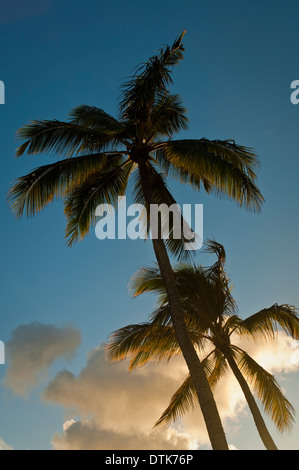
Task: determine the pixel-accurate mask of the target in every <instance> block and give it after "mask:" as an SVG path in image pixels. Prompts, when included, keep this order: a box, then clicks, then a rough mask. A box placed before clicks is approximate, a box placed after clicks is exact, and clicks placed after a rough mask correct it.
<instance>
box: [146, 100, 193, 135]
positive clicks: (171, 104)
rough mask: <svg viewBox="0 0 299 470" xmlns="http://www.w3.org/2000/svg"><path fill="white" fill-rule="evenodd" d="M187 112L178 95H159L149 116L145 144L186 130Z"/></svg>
mask: <svg viewBox="0 0 299 470" xmlns="http://www.w3.org/2000/svg"><path fill="white" fill-rule="evenodd" d="M186 113H187V110H186V108H185V107H184V106H183V105H182V101H181V98H180V97H179V95H175V94H172V93H170V92H169V91H168V92H165V93H162V94H159V95H158V97H157V100H156V102H155V104H154V106H153V109H152V112H151V114H150V126H149V130H148V134H149V135H147V138H146V140H147V142H149V141H151V140H152V139H155V140H156V139H158V138H165V137H169V138H170V137H171V136H172V135H173V134H174V133H175V132H178V131H179V130H181V129H187V127H188V118H187V116H186Z"/></svg>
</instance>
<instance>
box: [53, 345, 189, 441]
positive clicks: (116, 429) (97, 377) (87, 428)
mask: <svg viewBox="0 0 299 470" xmlns="http://www.w3.org/2000/svg"><path fill="white" fill-rule="evenodd" d="M127 369H128V363H127V362H126V361H124V362H121V363H118V364H114V365H111V364H108V363H107V362H106V361H105V359H104V353H103V347H100V348H97V349H95V350H93V351H92V352H91V354H90V355H89V358H88V361H87V365H86V367H85V368H84V369H83V370H82V371H81V373H80V374H79V376H78V377H75V376H74V375H73V374H72V373H71V372H69V371H62V372H60V373H59V374H57V376H56V377H55V378H54V380H53V381H52V382H51V383H50V384H49V385H48V387H47V388H46V390H45V392H44V400H45V401H46V402H55V403H59V404H60V405H62V406H63V407H64V408H65V409H66V410H70V412H69V415H70V416H78V415H79V416H80V420H79V421H78V420H74V419H72V420H70V421H67V422H66V423H65V425H64V432H63V434H62V435H59V434H56V435H55V436H54V438H53V441H52V444H53V447H54V448H55V449H80V450H82V449H97V450H98V449H106V450H107V449H119V450H124V449H191V448H195V447H196V445H197V443H196V442H195V440H194V439H193V438H192V437H191V436H190V435H189V434H188V433H186V432H183V431H179V430H177V429H174V428H169V429H168V430H166V431H165V429H164V428H159V429H153V425H154V423H155V421H156V420H157V418H158V417H159V416H160V414H161V413H162V411H163V410H164V408H165V407H166V406H167V404H168V401H169V398H170V396H171V394H172V393H173V392H174V391H175V390H176V387H177V386H178V385H179V383H180V381H181V380H183V378H184V376H185V374H186V369H185V366H184V364H183V362H182V361H173V363H172V364H169V366H167V367H165V365H164V366H162V365H159V364H157V365H152V364H151V365H149V366H147V367H144V368H142V369H139V370H137V371H134V372H133V373H128V370H127Z"/></svg>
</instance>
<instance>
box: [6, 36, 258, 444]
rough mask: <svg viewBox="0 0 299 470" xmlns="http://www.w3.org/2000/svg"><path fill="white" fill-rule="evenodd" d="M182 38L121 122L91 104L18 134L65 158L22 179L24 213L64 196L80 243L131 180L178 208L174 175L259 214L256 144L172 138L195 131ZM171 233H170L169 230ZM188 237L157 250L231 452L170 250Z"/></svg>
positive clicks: (183, 341)
mask: <svg viewBox="0 0 299 470" xmlns="http://www.w3.org/2000/svg"><path fill="white" fill-rule="evenodd" d="M184 33H185V32H183V33H182V34H181V36H180V37H178V38H177V39H176V40H175V41H174V43H173V45H172V46H166V47H164V48H162V49H161V51H159V52H158V53H157V54H156V55H154V56H153V57H151V58H150V59H149V60H148V61H147V62H146V63H145V64H144V65H142V66H141V67H140V68H138V69H137V71H136V73H135V74H134V75H133V76H132V77H131V78H130V79H129V80H128V81H127V83H125V84H124V86H123V87H122V97H121V101H120V106H119V113H118V116H117V118H115V117H113V116H111V115H110V114H108V113H106V112H105V111H103V110H102V109H99V108H97V107H92V106H86V105H82V106H79V107H77V108H76V109H74V110H73V111H72V112H71V113H70V118H69V120H68V121H66V122H61V121H57V120H50V121H49V120H40V121H33V122H31V123H29V124H28V125H26V126H24V127H22V128H21V129H20V130H19V131H18V136H19V138H20V139H22V140H25V142H23V143H22V145H21V146H20V147H19V148H18V149H17V156H18V157H19V156H21V155H23V154H25V153H27V154H39V153H47V152H54V153H55V154H56V155H58V156H59V157H60V159H59V161H57V162H55V163H51V164H49V165H43V166H41V167H39V168H36V169H35V170H33V171H32V172H30V173H29V174H27V175H25V176H23V177H21V178H19V179H18V180H17V181H16V182H15V184H14V185H13V186H12V188H11V190H10V192H9V201H10V203H11V207H12V210H13V212H14V213H15V214H16V216H17V217H20V216H22V215H23V214H24V213H26V214H27V216H32V215H34V214H36V213H37V212H39V211H40V210H42V209H43V208H44V207H45V206H46V205H47V204H48V203H50V202H52V201H53V200H54V199H56V198H62V199H63V200H64V204H65V206H64V207H65V215H66V219H67V225H66V237H67V239H68V244H69V245H72V243H74V242H75V241H78V240H81V239H82V238H83V237H84V236H85V235H86V234H87V233H88V231H89V229H90V227H91V225H92V224H93V223H94V222H95V218H96V217H95V210H96V207H97V206H98V205H100V204H103V203H108V204H116V202H117V199H118V196H121V195H124V194H125V193H126V190H127V188H128V185H129V183H132V191H133V195H134V197H135V199H136V201H137V202H139V203H142V204H144V205H145V206H146V208H147V209H148V210H147V213H148V214H149V213H150V211H149V207H150V205H151V204H162V203H164V204H167V205H168V206H169V205H171V204H173V203H174V202H175V200H174V198H173V196H172V194H171V193H170V191H169V189H168V187H167V184H166V177H167V175H171V176H175V177H177V178H178V179H179V180H180V181H181V182H183V183H187V184H190V185H191V186H192V187H193V188H195V189H197V190H199V189H200V188H201V187H203V188H204V189H205V190H206V191H207V192H214V193H216V194H217V195H224V196H227V197H228V198H230V199H233V200H235V201H237V203H238V204H239V205H240V206H241V207H245V208H246V209H248V210H253V211H259V210H260V209H261V205H262V203H263V197H262V195H261V194H260V191H259V189H258V187H257V185H256V181H257V173H256V170H257V167H258V165H259V162H258V158H257V156H256V154H255V153H254V151H253V150H252V149H250V148H247V147H243V146H240V145H237V144H236V143H235V142H234V141H231V140H225V141H220V140H213V141H211V140H207V139H205V138H203V139H199V140H190V139H189V140H171V137H172V135H173V134H174V133H175V132H178V131H180V130H182V129H186V128H187V123H188V119H187V116H186V110H185V108H184V107H183V105H182V102H181V99H180V97H179V96H178V95H177V94H174V93H171V92H170V91H169V89H168V88H169V86H170V84H171V83H172V79H171V72H172V68H173V67H174V66H175V65H177V64H178V63H179V62H180V61H181V60H182V58H183V51H184V48H183V44H182V38H183V36H184ZM170 232H171V230H170ZM183 247H184V244H183V240H176V239H174V237H171V236H170V237H169V239H168V240H163V238H162V237H160V238H158V239H154V240H153V248H154V252H155V255H156V258H157V262H158V265H159V268H160V270H161V275H162V277H163V279H164V281H165V286H166V289H167V292H168V296H169V303H170V308H171V315H172V318H173V325H174V328H175V331H176V335H177V338H178V342H179V344H180V347H181V350H182V353H183V356H184V358H185V360H186V363H187V365H188V368H189V370H190V373H191V375H192V377H193V381H194V384H195V387H196V392H197V395H198V400H199V402H200V405H201V408H202V410H203V414H204V418H205V422H206V426H207V429H208V433H209V436H210V439H211V443H212V447H213V449H228V446H227V442H226V438H225V435H224V431H223V427H222V424H221V421H220V418H219V414H218V412H217V408H216V405H215V401H214V398H213V394H212V393H211V391H210V387H209V385H208V382H207V380H206V376H205V374H204V371H203V368H202V367H201V364H200V362H199V359H198V356H197V354H196V351H195V349H194V347H193V345H192V342H191V341H190V338H189V336H188V330H187V328H186V325H185V323H184V320H183V314H182V306H181V303H180V298H179V295H178V290H177V286H176V281H175V276H174V274H173V271H172V267H171V264H170V261H169V257H168V252H167V249H169V250H170V252H171V253H173V254H174V255H175V256H180V255H182V256H183V255H184V254H185V253H184V248H183Z"/></svg>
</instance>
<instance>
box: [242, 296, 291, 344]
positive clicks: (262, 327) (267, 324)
mask: <svg viewBox="0 0 299 470" xmlns="http://www.w3.org/2000/svg"><path fill="white" fill-rule="evenodd" d="M279 329H282V330H283V331H285V332H286V333H287V334H288V335H290V336H291V337H292V338H294V339H299V315H298V309H297V308H296V307H294V306H292V305H278V304H274V305H272V306H271V307H269V308H264V309H262V310H260V311H259V312H257V313H255V314H253V315H251V316H249V317H247V318H246V319H245V320H243V321H242V322H241V323H240V324H239V325H237V326H236V329H235V331H236V333H237V334H239V335H241V336H251V337H253V338H255V339H257V340H260V339H264V340H265V339H272V338H273V337H274V335H275V334H276V333H277V331H278V330H279Z"/></svg>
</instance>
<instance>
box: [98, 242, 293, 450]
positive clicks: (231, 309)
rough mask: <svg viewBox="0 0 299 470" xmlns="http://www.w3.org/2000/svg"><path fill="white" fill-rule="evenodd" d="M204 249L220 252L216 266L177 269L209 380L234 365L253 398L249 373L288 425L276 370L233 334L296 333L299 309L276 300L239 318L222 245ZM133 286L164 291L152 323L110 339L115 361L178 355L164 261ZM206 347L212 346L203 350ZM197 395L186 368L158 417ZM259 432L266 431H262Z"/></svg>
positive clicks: (270, 409) (177, 411)
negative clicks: (161, 268) (162, 269)
mask: <svg viewBox="0 0 299 470" xmlns="http://www.w3.org/2000/svg"><path fill="white" fill-rule="evenodd" d="M206 251H208V252H210V253H214V254H216V255H217V262H216V263H215V264H214V265H213V266H211V267H208V268H203V267H201V266H200V267H199V266H195V265H184V264H181V265H179V266H178V267H177V268H176V269H175V276H176V281H177V285H178V289H179V293H180V298H181V302H182V305H183V309H184V314H185V323H186V325H187V327H188V331H189V335H190V338H191V340H192V342H193V344H194V345H195V346H196V348H197V350H198V352H199V353H200V355H201V356H202V357H203V360H202V365H203V367H204V369H205V372H206V375H207V377H208V380H209V383H210V385H211V386H212V387H213V386H215V384H216V383H217V382H218V381H219V379H221V378H222V376H223V375H224V374H225V373H226V372H227V370H228V366H230V367H231V368H232V370H233V372H234V374H235V376H236V378H237V379H238V380H239V383H240V385H241V386H242V389H243V392H244V393H245V392H246V395H245V396H246V398H247V400H249V401H251V402H252V401H253V397H252V396H250V395H249V388H248V387H247V389H245V388H246V384H245V383H244V382H245V380H244V378H245V379H246V380H247V382H248V384H249V385H250V387H251V388H252V390H253V392H255V393H256V395H257V397H258V398H259V399H260V400H261V402H262V404H263V407H264V410H265V411H266V412H267V413H268V414H269V415H270V417H271V418H272V420H273V422H274V424H275V425H276V427H277V429H278V430H279V431H283V430H285V429H287V428H289V427H290V426H291V425H292V423H293V419H294V418H293V416H294V409H293V407H292V405H291V404H290V402H289V401H288V400H287V399H286V397H285V396H284V394H283V392H282V390H281V388H280V387H279V385H278V383H277V382H276V380H275V378H274V376H273V375H271V374H270V373H269V372H267V371H266V370H265V369H264V368H263V367H261V366H260V365H259V364H258V363H257V362H256V361H255V360H254V359H253V358H252V357H251V356H250V355H249V354H248V353H247V352H246V351H245V350H244V349H242V348H241V347H240V346H237V345H236V344H234V340H235V339H236V338H237V337H240V338H246V337H248V338H250V337H251V338H254V339H255V340H268V339H271V338H273V337H274V336H275V333H276V332H277V331H278V329H282V330H283V331H285V332H286V333H287V334H288V335H290V336H292V337H293V338H295V339H299V317H298V311H297V309H296V308H295V307H292V306H290V305H277V304H275V305H272V306H271V307H270V308H265V309H262V310H261V311H259V312H257V313H255V314H254V315H251V316H250V317H248V318H246V319H241V318H240V316H239V315H238V313H237V305H236V302H235V300H234V298H233V296H232V293H231V286H230V280H229V278H228V276H227V274H226V273H225V270H224V265H225V250H224V248H223V246H222V245H221V244H219V243H217V242H215V241H208V242H207V244H206ZM132 290H133V292H134V294H135V295H140V294H142V293H144V292H154V293H156V294H159V298H158V305H157V309H156V310H155V311H154V312H153V314H152V315H151V318H150V321H149V322H148V323H142V324H137V325H129V326H127V327H124V328H121V329H119V330H117V331H116V332H114V333H113V334H112V335H111V337H110V339H109V342H108V344H107V347H106V353H107V357H108V358H109V359H110V360H112V361H119V360H121V359H124V358H126V357H130V358H131V362H130V369H131V370H132V369H134V368H136V367H139V366H142V365H144V364H146V363H147V362H148V361H153V360H159V361H160V360H169V359H171V358H172V357H174V356H177V355H180V354H181V350H180V348H179V345H178V343H177V341H176V336H175V333H174V329H173V325H172V320H171V316H170V311H169V303H168V298H167V293H166V290H165V285H164V282H163V280H162V277H161V275H160V272H159V269H158V268H157V267H150V268H143V269H141V270H140V271H139V272H138V273H137V274H136V275H135V277H134V278H133V281H132ZM207 349H208V350H209V353H207V352H206V351H207ZM242 376H243V377H242ZM194 397H195V389H194V384H193V381H192V378H191V376H190V375H188V376H187V377H186V379H185V381H184V383H183V384H182V386H181V387H180V388H179V389H178V390H177V392H176V393H175V394H174V395H173V397H172V399H171V402H170V404H169V406H168V407H167V409H166V410H165V411H164V413H163V414H162V416H161V417H160V419H159V420H158V421H157V423H156V424H161V423H162V422H167V421H171V420H175V419H177V418H178V417H180V416H181V415H182V414H184V413H185V412H186V411H188V410H189V409H190V408H192V407H193V405H194ZM251 411H252V412H253V414H254V417H255V415H256V413H258V409H257V407H256V406H255V405H254V404H253V409H251ZM260 418H261V416H258V417H257V421H256V424H257V426H258V428H259V425H258V423H259V420H260ZM262 425H263V427H265V426H264V424H262ZM259 431H260V429H259ZM260 434H261V435H262V438H263V437H264V436H263V432H262V431H261V432H260ZM269 439H270V438H269ZM264 442H266V441H264ZM270 445H273V443H271V444H270Z"/></svg>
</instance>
